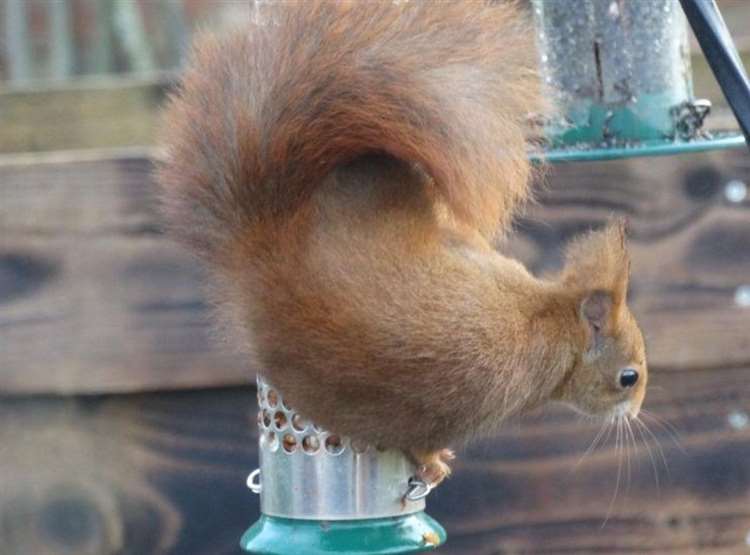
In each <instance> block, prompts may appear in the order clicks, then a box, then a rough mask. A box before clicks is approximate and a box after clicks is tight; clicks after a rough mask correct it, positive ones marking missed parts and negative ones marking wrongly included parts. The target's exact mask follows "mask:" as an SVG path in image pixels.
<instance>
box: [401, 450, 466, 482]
mask: <svg viewBox="0 0 750 555" xmlns="http://www.w3.org/2000/svg"><path fill="white" fill-rule="evenodd" d="M409 455H410V456H411V458H412V459H413V460H414V462H415V463H417V477H418V478H420V479H421V480H422V481H424V482H425V483H426V484H428V485H430V486H431V487H435V486H437V485H438V484H440V482H442V481H443V480H445V479H446V478H447V477H448V476H450V474H451V467H450V466H448V463H449V462H450V461H452V460H453V459H455V458H456V455H455V453H454V452H453V451H452V450H451V449H438V450H436V451H425V450H422V449H412V450H411V451H410V452H409Z"/></svg>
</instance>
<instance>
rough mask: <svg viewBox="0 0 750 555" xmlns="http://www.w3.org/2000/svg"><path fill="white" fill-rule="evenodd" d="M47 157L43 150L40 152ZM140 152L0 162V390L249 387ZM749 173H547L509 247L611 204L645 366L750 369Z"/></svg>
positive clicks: (535, 263)
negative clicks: (168, 228) (729, 193)
mask: <svg viewBox="0 0 750 555" xmlns="http://www.w3.org/2000/svg"><path fill="white" fill-rule="evenodd" d="M45 160H47V161H46V162H45ZM150 171H151V163H150V162H149V160H148V159H146V158H143V157H139V156H130V157H127V156H126V157H103V158H100V159H96V158H91V159H88V160H85V161H75V160H68V161H65V160H60V159H58V158H53V159H51V160H50V159H49V157H40V158H34V157H31V158H29V157H26V158H22V159H13V158H5V159H4V160H0V198H2V202H0V349H2V351H1V352H2V363H3V364H2V365H0V391H6V392H18V393H23V392H45V391H53V392H54V391H57V392H60V391H63V392H73V391H79V392H107V391H110V392H113V391H135V390H154V389H159V388H185V387H200V386H205V385H216V386H222V385H229V384H241V383H247V382H248V380H251V379H252V370H253V369H251V368H248V367H247V365H246V364H245V363H244V361H242V360H241V359H240V358H239V357H237V356H236V355H233V354H231V350H230V348H229V347H228V346H226V345H223V344H221V342H220V341H218V340H216V338H212V337H211V332H210V329H211V327H210V314H209V310H208V309H207V306H206V303H205V301H204V298H203V296H202V294H201V290H200V287H199V283H200V282H201V281H202V278H201V274H200V271H199V268H198V266H197V264H196V263H195V262H194V261H193V260H192V259H191V258H190V257H189V256H188V255H187V254H186V253H185V252H183V251H182V250H180V249H179V248H178V247H177V246H175V245H174V244H173V243H172V242H171V241H169V240H168V239H167V238H165V237H164V236H163V235H162V234H161V232H160V231H159V227H160V226H159V221H158V216H157V214H156V210H155V200H154V198H153V191H154V187H153V183H152V181H151V176H150ZM732 179H739V180H743V181H745V182H750V161H749V160H748V157H747V155H746V153H745V152H744V151H736V152H723V153H712V154H700V155H691V156H678V157H669V158H651V159H638V160H631V161H620V162H602V163H584V164H571V165H562V166H555V167H552V168H550V171H549V172H548V176H547V179H546V183H545V185H544V187H543V188H542V190H541V192H540V193H539V195H538V198H539V202H538V204H536V205H534V206H532V207H531V208H530V209H529V211H528V213H527V215H526V217H524V218H523V219H521V220H520V221H519V223H518V233H516V234H514V235H513V236H512V238H511V240H510V243H509V244H508V245H507V247H504V248H507V249H508V250H509V251H510V252H512V253H514V254H516V255H517V256H519V257H520V258H521V259H522V260H523V261H525V262H526V263H528V264H529V266H530V267H531V268H532V269H533V270H534V271H535V272H540V273H544V272H549V271H553V270H554V269H555V268H557V267H558V266H559V264H560V260H561V251H562V245H563V244H564V242H565V241H567V240H568V239H570V238H571V237H572V236H574V235H575V234H576V233H578V232H581V231H584V230H586V229H589V228H591V227H595V226H598V225H601V224H603V223H604V222H605V221H606V220H607V218H609V217H610V216H612V215H617V214H624V215H626V216H627V217H628V218H629V219H630V223H631V230H632V240H631V246H632V253H633V279H632V284H631V285H632V287H631V299H632V305H633V308H634V311H635V313H636V315H637V316H638V317H639V318H640V319H641V321H642V324H643V327H644V329H645V333H646V336H647V342H648V347H649V353H650V364H651V366H653V367H655V368H669V369H699V368H718V367H726V366H739V365H747V364H750V340H748V333H747V329H748V327H750V308H747V307H745V308H743V307H741V306H738V304H737V303H736V302H735V295H736V293H737V290H738V287H740V286H741V285H743V284H746V283H750V200H748V199H746V200H744V201H742V202H739V203H732V202H730V201H729V200H727V198H726V196H725V185H726V184H727V183H728V182H729V181H731V180H732Z"/></svg>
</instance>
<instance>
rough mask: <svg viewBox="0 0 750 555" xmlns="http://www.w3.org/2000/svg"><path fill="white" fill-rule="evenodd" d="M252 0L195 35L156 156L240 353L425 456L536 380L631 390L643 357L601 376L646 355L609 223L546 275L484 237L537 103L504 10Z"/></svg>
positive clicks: (521, 155)
mask: <svg viewBox="0 0 750 555" xmlns="http://www.w3.org/2000/svg"><path fill="white" fill-rule="evenodd" d="M272 9H274V10H276V11H275V12H274V14H273V17H272V21H273V24H269V25H265V26H263V25H250V24H248V26H247V27H245V28H241V29H238V30H237V31H236V32H234V33H232V34H229V35H228V36H225V37H216V36H211V35H209V36H205V37H203V38H202V39H201V40H200V41H199V42H198V44H197V46H196V47H195V50H194V53H193V59H192V63H191V65H190V66H189V68H188V69H187V71H186V73H185V76H184V79H183V82H182V84H181V87H180V89H179V90H178V91H177V93H176V94H175V95H174V96H173V97H172V99H171V101H170V104H169V107H168V109H167V111H166V117H165V126H164V143H165V144H166V145H167V155H166V158H165V160H164V161H163V162H162V164H161V166H160V169H159V181H160V183H161V185H162V188H163V192H164V197H165V203H164V206H165V212H166V216H167V219H168V221H169V222H170V224H171V226H172V227H173V229H174V231H175V234H176V236H177V237H179V238H180V239H182V240H183V241H184V242H185V243H186V244H188V245H190V246H191V247H192V248H193V249H194V250H195V251H196V252H197V253H198V254H199V255H201V256H202V257H203V258H204V259H205V260H206V261H207V262H208V263H209V265H210V267H211V268H212V269H213V270H214V272H215V274H216V280H215V284H216V285H215V290H216V295H217V298H218V301H219V303H220V304H221V306H222V307H223V309H224V312H225V313H226V314H227V315H229V318H230V319H232V320H234V321H235V322H236V324H237V329H239V330H240V336H241V342H242V343H243V345H244V346H245V347H246V350H247V352H248V356H249V359H250V360H249V362H250V363H252V364H253V365H254V366H255V367H256V368H257V369H258V370H259V371H260V372H262V373H263V374H264V375H265V376H266V377H267V379H268V380H269V381H270V382H271V383H272V384H274V385H275V386H276V387H278V388H279V389H280V390H281V391H282V392H283V393H284V396H285V397H286V398H287V400H288V401H289V402H290V404H291V405H292V406H294V407H295V408H297V409H298V410H299V411H300V412H302V413H303V414H304V415H305V416H307V417H309V418H312V419H313V420H315V421H317V422H318V423H320V424H322V425H324V426H327V427H329V428H332V429H334V430H336V431H337V432H338V433H342V434H347V435H351V436H355V437H360V438H363V439H365V440H368V441H371V442H373V443H379V444H383V445H388V446H393V447H398V448H402V449H404V450H407V451H410V452H412V453H414V456H415V457H416V458H417V459H418V460H419V461H422V462H425V463H428V462H431V461H439V462H441V463H443V464H444V462H443V461H442V459H441V458H440V457H439V456H438V455H437V452H438V451H440V450H441V449H442V448H444V447H445V446H447V445H449V444H451V443H455V442H458V441H462V440H465V439H467V438H468V437H470V436H473V435H481V434H484V433H487V432H488V431H490V430H491V429H492V428H493V427H494V426H496V425H497V424H498V423H499V422H501V421H502V420H503V419H504V418H506V417H507V416H508V415H511V414H515V413H518V412H520V411H522V410H526V409H528V408H531V407H534V406H537V405H539V404H541V403H543V402H545V401H548V400H550V399H559V400H562V401H566V402H570V403H572V404H574V405H576V406H578V407H579V408H581V409H582V410H588V411H590V412H596V413H606V412H608V411H611V410H614V409H613V407H615V406H616V405H617V404H618V403H621V402H622V401H624V400H630V399H632V400H634V404H633V405H632V410H633V411H635V412H637V406H640V402H641V400H642V398H643V395H642V391H643V387H644V386H645V382H646V380H645V376H644V379H642V380H641V381H640V382H639V385H638V387H637V388H635V390H629V391H621V390H619V389H618V388H617V387H616V384H615V380H614V377H613V376H614V372H616V370H617V368H619V367H621V366H622V365H624V364H636V363H638V364H640V366H639V368H640V369H641V372H642V373H643V374H645V372H646V368H645V359H644V355H643V346H642V339H641V336H640V332H639V331H638V328H637V326H636V324H635V322H634V320H633V319H632V317H631V316H630V314H629V312H628V311H627V307H626V306H625V299H624V295H625V291H624V289H623V287H624V285H623V284H625V285H626V283H627V271H628V269H627V264H626V263H625V260H626V259H627V255H626V252H625V246H624V237H623V235H622V233H623V232H622V231H621V229H620V228H619V227H617V226H614V227H611V228H609V229H607V230H605V231H602V232H598V233H594V234H591V235H589V236H587V237H585V238H583V239H581V240H579V241H577V242H575V243H574V244H573V245H572V246H571V247H570V251H569V256H568V264H567V267H566V269H565V270H564V271H563V272H562V274H561V275H560V277H559V278H558V279H553V280H540V279H537V278H535V277H534V276H532V275H530V274H529V273H528V272H527V271H526V270H525V269H524V268H523V266H522V265H521V264H519V263H518V262H516V261H514V260H512V259H509V258H506V257H504V256H502V255H501V254H500V253H498V252H496V251H495V250H494V249H493V248H492V247H491V243H490V241H491V239H492V238H493V236H495V235H496V234H498V233H501V232H503V231H504V230H505V229H506V228H507V226H508V224H509V222H510V221H511V218H512V215H513V213H514V210H515V209H516V208H517V206H518V205H519V203H521V202H522V201H523V200H524V199H525V198H526V196H527V194H528V182H529V177H530V173H531V172H530V166H529V164H528V162H527V160H526V144H525V137H526V133H527V130H526V129H525V123H524V122H525V118H526V116H527V114H528V113H529V112H532V111H541V110H542V109H543V102H542V100H541V98H540V93H539V84H538V80H537V78H536V74H535V72H534V70H533V64H532V63H531V60H530V53H532V52H533V44H532V43H533V33H532V31H531V30H530V28H529V26H528V25H527V23H526V21H525V19H524V17H523V16H522V13H521V12H520V11H519V10H518V9H517V8H516V7H515V6H514V5H513V4H512V3H503V4H495V5H490V4H489V3H488V4H484V3H478V2H451V3H443V2H441V3H431V2H426V1H424V2H423V1H418V0H411V1H409V2H401V3H394V2H351V1H341V2H330V1H325V0H317V1H308V2H305V3H304V4H296V3H292V4H290V3H278V4H277V5H275V6H273V8H272ZM592 314H594V315H597V317H598V318H603V319H604V320H606V326H604V325H602V326H599V325H598V324H597V325H596V329H594V327H592V326H594V322H593V320H592ZM610 377H612V379H610ZM599 400H601V402H599ZM636 404H637V406H636Z"/></svg>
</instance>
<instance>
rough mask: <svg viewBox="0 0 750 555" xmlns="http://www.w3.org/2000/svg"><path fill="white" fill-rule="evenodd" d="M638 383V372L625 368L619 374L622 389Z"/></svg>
mask: <svg viewBox="0 0 750 555" xmlns="http://www.w3.org/2000/svg"><path fill="white" fill-rule="evenodd" d="M636 383H638V372H637V371H636V370H634V369H633V368H626V369H625V370H623V371H622V372H620V385H621V386H622V387H633V386H634V385H635V384H636Z"/></svg>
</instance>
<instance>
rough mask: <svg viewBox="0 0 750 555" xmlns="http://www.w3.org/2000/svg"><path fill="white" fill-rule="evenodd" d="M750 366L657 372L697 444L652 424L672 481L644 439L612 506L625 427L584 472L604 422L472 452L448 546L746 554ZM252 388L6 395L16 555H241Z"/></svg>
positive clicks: (444, 502)
mask: <svg viewBox="0 0 750 555" xmlns="http://www.w3.org/2000/svg"><path fill="white" fill-rule="evenodd" d="M748 371H749V369H748V368H747V367H745V368H741V369H727V370H703V371H691V372H685V373H684V374H683V375H681V376H680V377H679V379H677V378H676V377H675V375H674V374H672V373H669V372H663V371H662V372H659V371H657V372H655V373H654V376H653V380H654V385H655V387H654V388H653V389H652V391H651V393H650V395H649V397H648V398H647V402H646V407H647V408H648V409H649V410H650V411H652V412H654V414H656V415H657V416H658V417H659V418H661V419H666V420H668V421H670V422H671V424H672V425H673V426H675V427H676V429H677V430H678V433H679V442H680V444H681V446H682V448H683V449H684V452H682V451H681V450H680V449H678V448H677V447H676V446H675V445H674V444H673V443H672V441H671V439H670V438H669V436H668V434H667V433H666V432H665V431H664V430H662V429H660V428H659V427H658V426H654V425H652V428H653V430H654V434H655V435H656V436H657V439H658V441H659V442H660V443H661V445H662V448H663V449H664V455H665V458H666V461H667V464H668V467H669V471H668V472H667V471H665V470H664V467H663V464H662V463H661V462H660V459H659V457H660V455H658V453H656V452H654V453H653V456H654V457H655V458H656V459H657V460H656V462H655V465H656V467H657V469H658V474H659V480H660V481H659V487H658V488H657V487H656V485H655V481H654V469H653V468H652V464H651V461H650V459H649V453H648V451H647V450H646V448H645V447H644V446H643V443H642V441H641V440H640V438H639V439H638V446H637V448H636V449H635V450H631V452H630V473H629V477H628V470H627V468H626V466H625V462H624V461H625V459H624V458H623V462H622V464H623V467H622V475H621V483H620V486H619V493H618V495H617V498H616V500H615V501H614V502H613V503H612V502H611V500H612V498H613V494H614V491H615V482H616V476H617V472H618V460H619V458H618V454H617V451H616V450H615V448H614V434H613V435H612V436H610V438H609V440H608V442H607V443H606V444H605V445H604V446H602V447H600V448H599V449H597V450H595V451H594V452H593V453H592V454H590V455H589V456H588V457H586V458H585V459H584V460H583V461H582V462H581V463H580V464H579V465H578V466H576V463H577V462H578V461H579V460H580V458H581V456H582V454H583V453H584V451H585V449H586V447H587V446H588V444H589V443H590V442H591V440H592V439H593V438H594V436H595V433H596V431H597V430H598V427H599V425H598V423H592V422H581V421H579V420H578V418H577V417H576V416H573V415H571V413H570V412H569V411H567V410H548V411H547V412H546V413H545V414H540V415H535V416H533V417H529V418H526V419H524V420H522V421H519V422H514V423H511V424H509V425H508V426H506V428H505V429H504V430H503V431H501V432H500V433H498V434H497V435H496V436H495V437H494V438H492V439H489V440H487V441H483V442H481V443H479V444H477V445H475V446H473V447H471V448H469V449H468V450H465V451H463V452H461V453H459V457H458V459H457V461H456V465H455V472H454V475H453V477H452V478H451V479H450V480H449V481H448V482H446V483H445V484H444V485H443V486H441V487H440V488H439V489H438V490H436V491H435V492H434V493H433V494H431V495H430V497H429V499H428V509H429V512H430V514H432V515H433V516H435V517H436V518H438V520H440V521H441V522H442V523H443V524H444V525H445V526H446V527H447V530H448V534H449V543H448V545H447V546H446V547H445V548H444V549H442V550H441V553H445V554H454V555H498V554H504V555H520V554H526V555H531V554H535V555H536V554H573V553H575V554H578V555H585V554H605V553H606V554H625V553H629V554H633V553H639V554H652V555H657V554H665V553H675V554H680V555H685V554H700V555H708V554H710V555H720V554H738V553H744V552H745V550H746V549H747V545H746V543H745V542H746V534H747V531H748V530H750V507H749V506H748V503H747V499H748V496H749V495H750V425H748V420H747V418H748V414H750V381H748V380H747V376H748ZM254 395H255V392H254V390H253V389H252V388H244V389H242V388H238V389H223V390H204V391H192V392H180V393H158V394H134V395H114V396H93V397H70V398H55V397H45V396H41V397H40V396H37V397H30V398H23V397H16V398H5V399H3V400H2V402H0V446H2V447H0V476H6V477H7V476H12V477H13V479H12V480H3V481H2V483H0V545H2V546H3V553H8V554H28V553H79V554H85V553H137V554H139V555H148V554H150V553H165V552H169V553H186V554H187V553H239V550H238V549H237V548H236V545H237V541H238V539H239V537H240V535H241V534H242V532H243V531H244V530H245V528H246V527H247V526H248V525H249V524H250V523H251V522H253V521H254V520H255V519H256V518H257V516H258V501H257V498H256V497H255V496H254V495H252V494H251V493H250V492H249V490H247V489H246V487H245V486H244V480H245V477H246V476H247V474H248V472H249V471H251V470H252V469H253V468H255V467H256V465H257V452H256V444H255V441H256V437H257V435H256V432H255V430H254V415H255V410H256V408H255V405H254V403H255V400H254ZM467 425H470V423H467ZM636 436H637V437H638V433H637V432H636ZM649 449H651V450H655V449H656V448H655V445H654V442H653V440H651V443H650V445H649ZM610 505H611V508H610ZM608 513H609V518H607V514H608ZM605 520H606V524H605Z"/></svg>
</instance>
